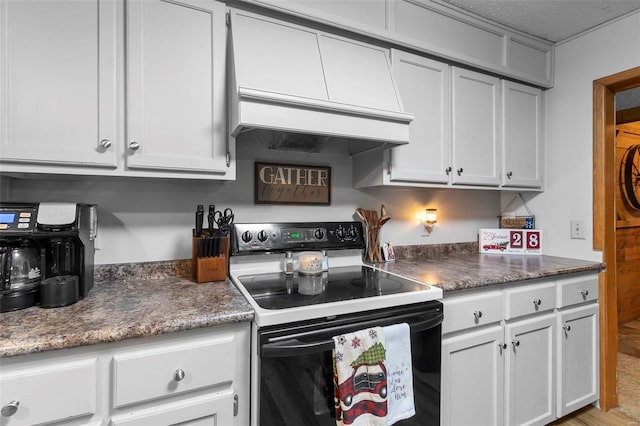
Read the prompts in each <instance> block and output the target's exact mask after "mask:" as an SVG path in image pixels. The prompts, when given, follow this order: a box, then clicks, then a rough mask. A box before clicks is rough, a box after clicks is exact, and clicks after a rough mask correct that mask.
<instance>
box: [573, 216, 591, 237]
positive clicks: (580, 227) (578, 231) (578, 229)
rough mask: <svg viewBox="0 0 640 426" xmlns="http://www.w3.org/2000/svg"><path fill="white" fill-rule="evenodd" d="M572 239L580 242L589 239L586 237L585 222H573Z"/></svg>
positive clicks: (575, 220)
mask: <svg viewBox="0 0 640 426" xmlns="http://www.w3.org/2000/svg"><path fill="white" fill-rule="evenodd" d="M571 238H573V239H578V240H584V239H586V238H587V237H586V235H585V229H584V221H583V220H577V219H573V220H571Z"/></svg>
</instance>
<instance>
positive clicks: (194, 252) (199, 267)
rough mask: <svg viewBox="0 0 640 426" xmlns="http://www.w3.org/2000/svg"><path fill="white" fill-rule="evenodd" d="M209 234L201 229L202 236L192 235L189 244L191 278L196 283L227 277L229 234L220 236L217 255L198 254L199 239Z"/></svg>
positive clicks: (221, 279) (222, 279)
mask: <svg viewBox="0 0 640 426" xmlns="http://www.w3.org/2000/svg"><path fill="white" fill-rule="evenodd" d="M209 236H210V235H209V232H207V231H203V232H202V237H193V242H192V245H191V258H192V261H193V268H192V269H193V279H194V281H195V282H198V283H206V282H210V281H224V280H225V279H226V278H227V272H228V266H229V260H228V259H229V236H228V235H225V236H220V254H219V255H218V256H207V257H204V256H199V255H198V254H199V241H200V240H201V239H202V238H203V237H209Z"/></svg>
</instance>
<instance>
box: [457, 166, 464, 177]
mask: <svg viewBox="0 0 640 426" xmlns="http://www.w3.org/2000/svg"><path fill="white" fill-rule="evenodd" d="M457 171H458V176H462V172H463V171H464V170H463V169H462V167H460V168H459V169H458V170H457Z"/></svg>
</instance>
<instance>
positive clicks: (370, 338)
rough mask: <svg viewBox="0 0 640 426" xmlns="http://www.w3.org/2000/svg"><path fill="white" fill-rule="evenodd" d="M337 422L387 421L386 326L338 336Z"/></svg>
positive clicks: (370, 424)
mask: <svg viewBox="0 0 640 426" xmlns="http://www.w3.org/2000/svg"><path fill="white" fill-rule="evenodd" d="M333 341H334V343H335V349H334V351H333V360H334V364H333V367H334V378H333V379H334V392H335V394H334V397H335V410H336V424H337V425H338V426H342V425H353V426H378V425H386V424H387V418H386V416H387V369H386V366H385V360H386V350H385V336H384V330H383V329H382V327H373V328H367V329H364V330H359V331H356V332H353V333H347V334H341V335H339V336H334V337H333Z"/></svg>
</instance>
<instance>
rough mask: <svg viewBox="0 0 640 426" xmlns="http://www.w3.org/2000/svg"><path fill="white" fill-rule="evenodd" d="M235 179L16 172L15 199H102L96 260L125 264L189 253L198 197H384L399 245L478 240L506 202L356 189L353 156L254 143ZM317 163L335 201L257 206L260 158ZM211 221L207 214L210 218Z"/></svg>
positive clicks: (260, 218) (307, 211) (341, 208)
mask: <svg viewBox="0 0 640 426" xmlns="http://www.w3.org/2000/svg"><path fill="white" fill-rule="evenodd" d="M237 152H238V171H237V180H236V181H235V182H224V183H221V182H211V181H190V180H168V179H155V180H154V179H106V178H96V177H92V178H86V177H69V178H60V177H57V178H56V177H47V178H41V179H13V180H11V181H10V197H9V198H10V199H11V200H13V201H53V200H61V201H73V202H86V203H96V204H98V206H99V210H98V218H99V241H98V244H99V248H100V250H99V251H97V252H96V263H97V264H107V263H126V262H142V261H156V260H171V259H185V258H190V257H191V241H190V235H191V228H192V227H193V222H194V211H195V208H196V205H197V204H204V205H205V209H206V208H207V205H208V204H210V203H213V204H215V205H216V206H217V207H218V208H220V207H222V208H224V207H231V208H232V209H233V210H234V212H235V220H236V221H237V222H254V221H255V222H269V221H330V220H357V219H356V218H355V216H354V211H355V209H356V208H357V207H362V208H367V209H379V208H380V204H381V203H384V204H385V207H386V208H387V210H388V213H389V215H390V216H391V218H392V219H391V220H390V221H389V222H388V223H387V224H386V225H385V226H384V228H383V231H382V235H381V237H382V239H383V241H391V242H392V243H394V244H396V245H410V244H434V243H449V242H466V241H475V240H477V233H478V229H479V228H481V227H495V226H496V224H497V219H496V217H497V215H498V214H499V208H500V194H499V193H498V192H496V191H482V190H478V191H470V190H448V191H443V190H415V189H414V190H405V189H371V190H363V191H360V190H355V189H353V188H352V185H351V172H352V170H351V157H349V156H345V155H332V154H304V153H293V152H287V151H270V150H267V149H265V148H263V147H262V146H260V145H258V144H256V143H253V142H249V143H244V144H242V145H239V146H238V150H237ZM255 160H261V161H273V162H283V163H298V164H319V165H330V166H331V167H332V170H331V171H332V195H331V197H332V200H331V205H330V206H276V205H254V203H253V199H254V198H253V197H254V194H253V174H254V173H253V167H254V161H255ZM426 207H437V208H438V209H439V213H440V217H439V223H438V225H437V226H436V228H435V229H434V231H433V233H432V234H431V235H430V236H424V232H423V228H422V225H420V224H419V223H418V222H417V221H416V219H415V214H416V213H417V212H418V211H419V210H420V209H424V208H426ZM205 222H206V221H205Z"/></svg>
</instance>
